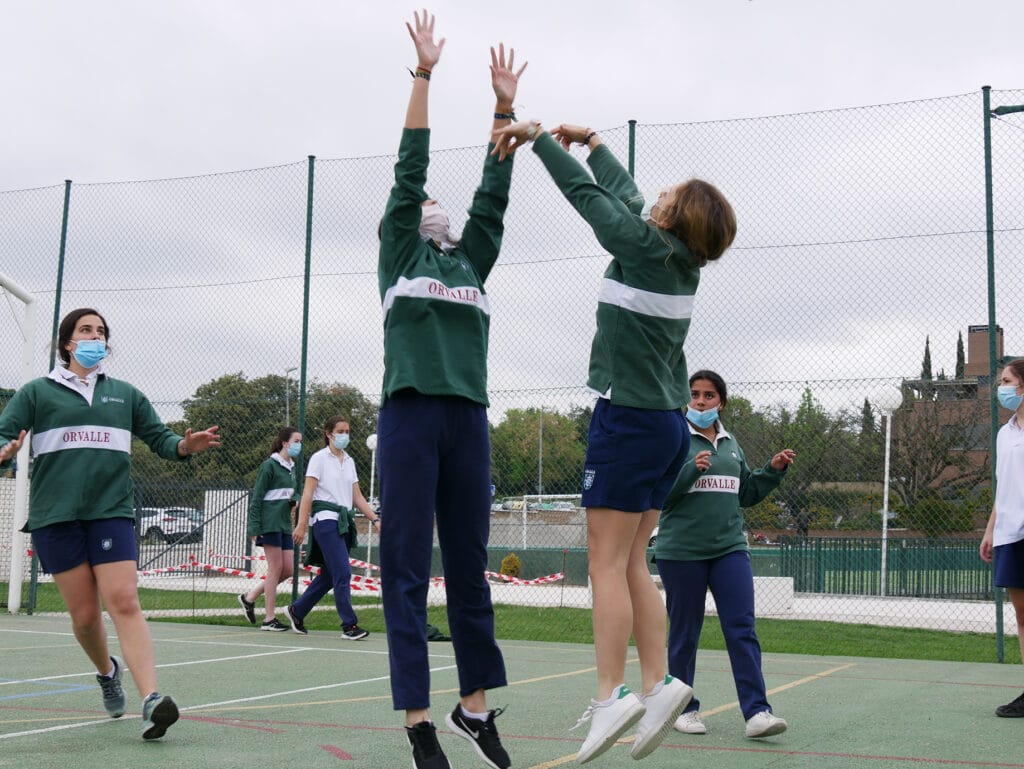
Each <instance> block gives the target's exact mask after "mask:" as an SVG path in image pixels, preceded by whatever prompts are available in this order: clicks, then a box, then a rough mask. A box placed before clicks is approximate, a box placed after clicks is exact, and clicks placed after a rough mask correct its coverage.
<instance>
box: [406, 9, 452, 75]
mask: <svg viewBox="0 0 1024 769" xmlns="http://www.w3.org/2000/svg"><path fill="white" fill-rule="evenodd" d="M413 16H414V18H415V20H416V28H415V29H413V26H412V25H411V24H410V23H409V22H406V23H405V26H406V29H408V30H409V37H411V38H412V42H413V44H414V45H415V46H416V57H417V59H418V60H419V61H418V62H417V63H418V64H419V66H421V67H424V68H425V69H428V70H431V69H433V68H434V66H435V65H436V64H437V62H438V60H439V59H440V58H441V49H442V48H444V38H443V37H442V38H441V40H440V41H439V42H437V43H435V42H434V16H433V15H432V14H429V13H427V9H426V8H424V9H423V18H422V19H421V18H420V15H419V13H418V12H416V11H414V12H413Z"/></svg>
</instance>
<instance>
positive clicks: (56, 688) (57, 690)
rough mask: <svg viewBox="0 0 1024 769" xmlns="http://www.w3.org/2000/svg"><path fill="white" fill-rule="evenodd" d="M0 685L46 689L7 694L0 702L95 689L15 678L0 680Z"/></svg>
mask: <svg viewBox="0 0 1024 769" xmlns="http://www.w3.org/2000/svg"><path fill="white" fill-rule="evenodd" d="M0 684H25V685H30V684H35V685H36V686H42V687H48V688H46V690H45V691H36V692H24V693H22V694H8V695H6V696H4V697H0V702H5V701H7V700H21V699H26V698H29V697H49V696H51V695H54V694H70V693H72V692H83V691H86V690H90V691H91V690H92V689H94V688H95V687H94V686H90V685H86V684H56V683H50V682H49V681H38V680H36V681H34V680H31V679H28V680H22V679H17V678H0Z"/></svg>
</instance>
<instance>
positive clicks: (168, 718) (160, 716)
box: [142, 692, 178, 740]
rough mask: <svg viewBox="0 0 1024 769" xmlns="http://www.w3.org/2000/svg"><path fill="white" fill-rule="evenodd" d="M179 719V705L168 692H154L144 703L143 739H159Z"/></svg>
mask: <svg viewBox="0 0 1024 769" xmlns="http://www.w3.org/2000/svg"><path fill="white" fill-rule="evenodd" d="M177 720H178V706H177V705H175V704H174V700H172V699H171V698H170V697H168V696H167V695H166V694H160V692H153V693H152V694H151V695H149V696H148V697H146V701H145V702H143V703H142V739H144V740H157V739H160V738H161V737H163V736H164V734H165V733H166V732H167V727H169V726H170V725H171V724H173V723H174V722H175V721H177Z"/></svg>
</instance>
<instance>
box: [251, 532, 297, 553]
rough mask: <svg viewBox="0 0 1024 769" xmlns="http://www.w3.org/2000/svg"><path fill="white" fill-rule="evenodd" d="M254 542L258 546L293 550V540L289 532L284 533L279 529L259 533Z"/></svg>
mask: <svg viewBox="0 0 1024 769" xmlns="http://www.w3.org/2000/svg"><path fill="white" fill-rule="evenodd" d="M256 544H257V545H259V546H260V547H266V546H267V545H270V546H271V547H279V548H281V549H282V550H294V549H295V540H294V539H292V535H291V534H285V533H283V532H280V531H271V532H269V533H268V534H260V535H259V536H258V537H256Z"/></svg>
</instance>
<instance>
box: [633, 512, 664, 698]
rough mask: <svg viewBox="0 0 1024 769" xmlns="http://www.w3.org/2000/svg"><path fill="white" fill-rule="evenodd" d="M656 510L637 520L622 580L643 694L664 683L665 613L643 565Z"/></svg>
mask: <svg viewBox="0 0 1024 769" xmlns="http://www.w3.org/2000/svg"><path fill="white" fill-rule="evenodd" d="M660 515H661V511H660V510H648V511H647V512H646V513H644V514H643V516H642V517H641V520H640V526H639V527H638V528H637V532H636V536H635V537H634V538H633V545H632V547H631V548H630V551H629V566H628V568H627V571H626V578H627V581H628V582H629V597H630V600H631V601H632V604H633V638H634V639H635V640H636V651H637V656H639V657H640V676H641V678H642V681H643V688H644V691H643V693H644V694H649V693H650V691H651V689H653V688H654V687H655V685H656V684H657V683H658V682H659V681H663V680H665V673H666V672H667V671H666V666H667V662H666V659H667V658H666V653H665V632H666V619H665V618H666V612H665V603H664V601H662V599H661V593H660V592H659V591H658V588H657V587H655V586H654V580H652V579H651V571H650V569H649V568H648V566H647V543H648V542H649V541H650V539H651V533H652V532H653V531H654V527H655V526H657V525H658V518H659V517H660Z"/></svg>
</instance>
